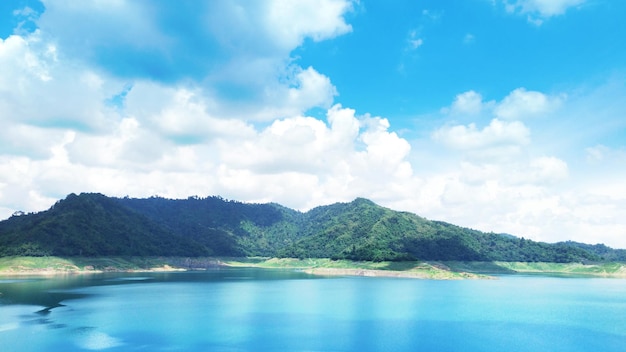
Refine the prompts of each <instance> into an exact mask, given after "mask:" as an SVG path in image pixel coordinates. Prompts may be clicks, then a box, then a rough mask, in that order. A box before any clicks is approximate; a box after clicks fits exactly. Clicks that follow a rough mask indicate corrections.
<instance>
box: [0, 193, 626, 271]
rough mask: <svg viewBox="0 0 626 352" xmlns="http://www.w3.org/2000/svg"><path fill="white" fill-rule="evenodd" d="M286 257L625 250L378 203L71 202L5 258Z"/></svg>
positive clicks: (610, 256)
mask: <svg viewBox="0 0 626 352" xmlns="http://www.w3.org/2000/svg"><path fill="white" fill-rule="evenodd" d="M10 255H59V256H111V255H129V256H131V255H132V256H190V257H195V256H278V257H301V258H303V257H317V258H322V257H323V258H334V259H340V258H342V259H353V260H374V261H381V260H460V261H544V262H580V261H600V260H624V258H625V257H626V255H625V254H624V250H614V249H612V248H609V247H606V246H604V245H593V246H592V245H585V244H580V243H575V242H561V243H555V244H548V243H542V242H535V241H531V240H526V239H524V238H517V237H513V236H510V235H503V234H494V233H484V232H481V231H476V230H472V229H467V228H463V227H459V226H456V225H452V224H448V223H445V222H440V221H431V220H427V219H424V218H422V217H420V216H417V215H415V214H411V213H407V212H398V211H393V210H390V209H387V208H384V207H381V206H378V205H376V204H375V203H373V202H372V201H370V200H367V199H363V198H357V199H356V200H354V201H352V202H350V203H336V204H332V205H327V206H320V207H317V208H314V209H311V210H310V211H308V212H306V213H302V212H298V211H296V210H292V209H289V208H286V207H283V206H281V205H278V204H273V203H269V204H248V203H242V202H237V201H229V200H225V199H223V198H221V197H207V198H199V197H190V198H188V199H165V198H159V197H151V198H144V199H138V198H128V197H127V198H110V197H106V196H104V195H101V194H92V193H83V194H80V195H75V194H71V195H69V196H68V197H67V198H66V199H64V200H61V201H59V202H57V203H56V204H55V205H54V206H53V207H52V208H50V209H49V210H47V211H43V212H40V213H34V214H23V215H17V214H16V216H12V217H11V218H9V219H7V220H5V221H2V222H0V256H10Z"/></svg>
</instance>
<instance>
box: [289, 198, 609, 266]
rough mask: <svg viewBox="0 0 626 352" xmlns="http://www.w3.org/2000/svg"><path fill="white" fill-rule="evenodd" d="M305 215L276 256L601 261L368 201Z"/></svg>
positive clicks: (567, 249) (565, 248) (562, 247)
mask: <svg viewBox="0 0 626 352" xmlns="http://www.w3.org/2000/svg"><path fill="white" fill-rule="evenodd" d="M305 215H306V220H305V224H307V227H306V228H305V229H304V232H305V235H304V236H303V237H302V239H301V240H299V241H298V242H296V243H295V244H294V245H292V246H289V247H287V248H286V249H285V250H283V251H280V252H279V253H278V254H279V255H280V256H284V257H307V256H310V257H326V258H337V259H353V260H413V259H420V260H461V261H495V260H500V261H549V262H572V261H594V260H600V259H601V258H600V256H598V255H596V254H594V253H591V252H588V251H585V250H583V249H581V248H577V247H573V246H568V245H563V244H555V245H551V244H547V243H540V242H534V241H530V240H525V239H519V238H515V237H512V236H503V235H499V234H493V233H484V232H480V231H476V230H471V229H467V228H462V227H459V226H455V225H452V224H448V223H444V222H438V221H430V220H427V219H424V218H422V217H419V216H417V215H415V214H411V213H406V212H397V211H393V210H390V209H386V208H383V207H380V206H378V205H376V204H374V203H373V202H371V201H369V200H366V199H356V200H355V201H353V202H351V203H344V204H342V203H339V204H334V205H330V206H324V207H319V208H315V209H313V210H311V211H310V212H308V213H307V214H305Z"/></svg>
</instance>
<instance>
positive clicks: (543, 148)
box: [0, 0, 626, 248]
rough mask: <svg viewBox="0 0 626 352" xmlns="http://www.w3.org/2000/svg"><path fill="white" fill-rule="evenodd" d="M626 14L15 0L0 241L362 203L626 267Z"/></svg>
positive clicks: (408, 3) (602, 2)
mask: <svg viewBox="0 0 626 352" xmlns="http://www.w3.org/2000/svg"><path fill="white" fill-rule="evenodd" d="M625 16H626V1H615V0H451V1H437V0H397V1H371V0H370V1H368V0H360V1H357V0H353V1H350V0H316V1H312V0H301V1H290V0H266V1H254V0H241V1H238V0H215V1H190V0H181V1H167V0H150V1H148V0H132V1H131V0H128V1H127V0H108V1H101V0H85V1H73V0H54V1H52V0H43V1H37V0H5V1H2V2H1V3H0V124H1V128H0V219H5V218H8V217H10V216H11V215H12V214H13V213H14V212H16V211H24V212H37V211H42V210H45V209H48V208H49V207H50V206H51V205H53V204H54V203H55V202H56V201H58V200H59V199H63V198H65V196H67V195H68V194H70V193H81V192H99V193H103V194H105V195H108V196H118V197H124V196H130V197H150V196H160V197H167V198H187V197H189V196H200V197H205V196H211V195H219V196H222V197H224V198H227V199H233V200H238V201H245V202H260V203H265V202H276V203H280V204H282V205H285V206H288V207H290V208H294V209H298V210H302V211H306V210H308V209H311V208H313V207H316V206H320V205H326V204H332V203H335V202H348V201H351V200H353V199H354V198H357V197H364V198H368V199H371V200H372V201H374V202H376V203H377V204H380V205H382V206H385V207H388V208H391V209H394V210H399V211H409V212H412V213H415V214H418V215H420V216H423V217H425V218H428V219H432V220H441V221H446V222H450V223H453V224H457V225H461V226H464V227H469V228H473V229H478V230H482V231H487V232H496V233H508V234H513V235H515V236H519V237H524V238H528V239H533V240H537V241H545V242H557V241H564V240H574V241H579V242H584V243H591V244H595V243H604V244H607V245H609V246H612V247H617V248H626V181H625V180H626V40H624V38H625V37H626V21H624V20H623V19H624V17H625Z"/></svg>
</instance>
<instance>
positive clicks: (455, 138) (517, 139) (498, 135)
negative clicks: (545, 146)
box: [432, 119, 530, 151]
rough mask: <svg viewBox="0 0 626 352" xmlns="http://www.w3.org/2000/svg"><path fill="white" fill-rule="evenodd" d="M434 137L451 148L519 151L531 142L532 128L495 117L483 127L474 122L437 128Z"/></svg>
mask: <svg viewBox="0 0 626 352" xmlns="http://www.w3.org/2000/svg"><path fill="white" fill-rule="evenodd" d="M432 137H433V139H434V140H435V141H438V142H440V143H443V144H444V145H446V146H448V147H450V148H453V149H458V150H464V151H477V150H483V151H488V150H490V149H503V148H504V149H506V150H510V151H511V150H512V151H518V150H519V147H521V146H523V145H526V144H528V143H529V142H530V130H529V129H528V128H527V127H526V126H524V124H523V123H521V122H519V121H511V122H507V121H501V120H499V119H493V120H491V122H490V123H489V125H488V126H485V127H484V128H483V129H479V128H478V127H476V125H475V124H474V123H471V124H469V125H454V126H445V127H442V128H440V129H438V130H436V131H435V132H434V133H433V135H432Z"/></svg>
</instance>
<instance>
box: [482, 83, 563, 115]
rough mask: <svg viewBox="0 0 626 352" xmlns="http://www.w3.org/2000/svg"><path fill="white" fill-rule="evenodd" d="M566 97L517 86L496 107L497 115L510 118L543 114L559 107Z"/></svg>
mask: <svg viewBox="0 0 626 352" xmlns="http://www.w3.org/2000/svg"><path fill="white" fill-rule="evenodd" d="M564 99H565V97H564V96H563V95H561V96H556V97H551V96H547V95H546V94H543V93H541V92H537V91H527V90H526V89H524V88H517V89H515V90H514V91H512V92H511V93H510V94H509V95H507V96H506V97H505V98H504V99H503V100H502V101H501V102H500V103H498V104H497V106H496V107H495V109H494V113H495V115H496V116H497V117H499V118H502V119H508V120H516V119H522V118H526V117H534V116H541V115H542V114H546V113H549V112H551V111H553V110H555V109H557V108H558V107H559V106H560V105H561V103H562V102H563V100H564Z"/></svg>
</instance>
